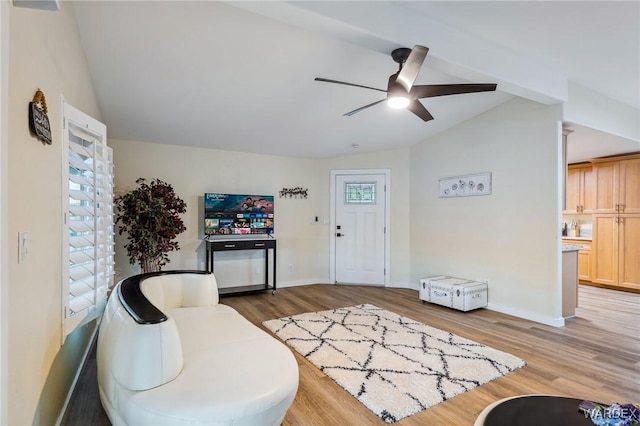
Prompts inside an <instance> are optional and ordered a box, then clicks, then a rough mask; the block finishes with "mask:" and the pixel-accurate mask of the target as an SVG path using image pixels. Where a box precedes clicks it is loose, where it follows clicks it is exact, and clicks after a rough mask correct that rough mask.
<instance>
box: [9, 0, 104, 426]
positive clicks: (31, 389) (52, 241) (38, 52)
mask: <svg viewBox="0 0 640 426" xmlns="http://www.w3.org/2000/svg"><path fill="white" fill-rule="evenodd" d="M4 12H5V10H4V9H3V13H4ZM9 12H10V70H9V71H10V74H9V105H8V108H9V120H8V123H9V129H8V131H9V146H8V157H9V161H8V169H9V170H8V200H9V208H8V234H9V238H8V268H9V271H8V274H9V289H8V297H9V301H8V304H7V305H8V311H9V312H8V320H9V330H8V334H9V335H8V358H9V359H8V371H9V374H8V392H9V395H8V424H12V425H26V424H54V423H55V421H56V418H57V416H58V414H59V411H60V409H61V408H62V405H63V402H64V399H65V397H66V395H67V391H68V390H69V388H70V386H71V383H72V380H73V378H74V376H75V374H76V372H77V370H78V367H79V365H80V361H81V359H82V356H83V354H84V352H85V349H86V348H87V347H88V343H89V338H90V336H91V332H92V331H93V329H95V322H93V323H90V324H88V325H87V326H85V327H82V328H81V329H79V330H78V331H76V332H74V333H72V334H71V335H70V336H69V337H68V339H67V342H66V343H65V345H64V346H62V347H61V341H62V322H61V310H62V299H61V298H62V281H61V280H62V256H61V248H62V158H63V153H62V143H61V140H60V139H61V134H62V129H61V123H62V116H61V114H62V108H61V97H62V96H63V95H64V97H65V98H66V100H67V101H68V102H69V103H71V104H72V105H74V106H75V107H77V108H79V109H81V110H83V111H85V112H86V113H88V114H90V115H92V116H94V117H96V118H100V111H99V108H98V104H97V101H96V98H95V95H94V92H93V88H92V85H91V81H90V78H89V73H88V70H87V66H86V63H85V59H84V55H83V52H82V49H81V48H80V43H79V36H78V32H77V27H76V22H75V18H74V14H73V11H72V10H71V4H70V3H68V2H60V11H59V12H55V13H54V12H47V11H37V10H31V9H25V8H17V7H11V8H10V9H9ZM38 88H40V89H42V90H43V91H44V93H45V95H46V98H47V105H48V107H49V114H48V115H49V120H50V122H51V128H52V134H53V145H51V146H49V145H43V144H42V143H41V142H40V141H38V140H37V139H35V138H34V137H32V136H31V135H30V133H29V127H28V119H27V107H28V104H29V102H30V101H31V99H32V98H33V95H34V93H35V91H36V90H37V89H38ZM19 231H27V232H29V235H30V242H29V254H28V256H27V258H26V260H25V261H24V262H22V263H20V264H18V259H17V254H18V249H17V242H18V238H17V235H18V232H19ZM3 238H4V235H3Z"/></svg>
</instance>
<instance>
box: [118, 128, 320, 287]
mask: <svg viewBox="0 0 640 426" xmlns="http://www.w3.org/2000/svg"><path fill="white" fill-rule="evenodd" d="M109 145H110V146H111V147H113V151H114V163H115V186H116V189H115V192H116V194H119V193H121V192H123V191H127V190H129V189H132V188H134V187H135V181H136V179H138V178H139V177H144V178H146V179H148V180H151V179H154V178H158V179H161V180H163V181H165V182H167V183H169V184H171V185H172V186H173V188H174V190H175V191H176V194H177V195H178V196H179V197H180V198H182V199H183V200H184V201H185V202H186V204H187V212H186V213H185V214H184V215H182V218H183V220H184V223H185V226H186V227H187V230H186V231H185V232H184V233H182V234H180V235H179V236H178V238H177V241H178V243H179V244H180V251H179V252H172V253H171V254H170V259H171V262H170V263H169V264H168V265H166V266H165V268H164V269H165V270H169V269H204V268H205V247H204V245H203V243H202V241H203V237H204V235H203V225H202V222H203V216H202V214H203V200H202V198H203V195H204V193H205V192H221V193H232V194H237V193H239V194H245V193H246V194H256V195H274V196H275V200H274V201H275V202H274V208H275V222H274V225H275V237H276V238H277V244H278V284H279V285H281V286H286V285H292V284H310V283H317V282H327V280H328V271H327V268H326V267H324V265H322V264H321V263H320V262H319V260H318V259H319V255H318V253H319V251H320V250H321V248H320V247H319V245H318V244H319V243H318V242H319V234H321V233H322V232H326V230H327V227H326V226H323V225H321V224H316V223H315V222H314V220H313V219H314V218H315V216H319V215H320V213H318V206H319V204H320V200H321V199H322V198H323V197H325V196H326V195H325V194H324V192H325V191H324V188H321V187H320V184H319V179H318V176H319V173H318V163H317V162H316V161H313V160H304V159H297V158H286V157H277V156H268V155H259V154H248V153H241V152H231V151H221V150H214V149H205V148H188V147H182V146H176V145H162V144H153V143H145V142H134V141H123V140H114V139H111V140H109ZM294 187H302V188H308V189H309V192H308V193H309V197H308V198H307V199H300V198H298V199H296V198H291V199H290V198H279V195H278V193H279V191H280V190H281V189H282V188H294ZM125 243H126V240H125V237H124V236H117V237H116V268H117V273H118V275H119V277H126V276H129V275H131V274H136V273H139V271H140V269H139V267H138V266H136V265H133V266H132V265H130V264H129V261H128V258H127V255H126V252H125V250H124V248H123V245H124V244H125ZM225 255H227V253H222V254H220V255H216V258H217V259H228V258H229V259H228V260H229V262H225V261H221V262H218V261H217V260H216V277H217V278H218V280H219V281H220V283H221V285H222V286H225V285H231V284H240V282H242V281H243V282H244V283H246V280H247V279H249V280H251V281H252V282H253V281H257V282H262V281H260V280H261V278H262V277H263V275H261V274H262V272H260V273H259V274H256V273H255V266H258V267H260V265H261V264H260V262H259V259H260V258H261V256H260V254H258V259H248V261H249V264H250V267H249V268H247V267H245V266H243V264H238V263H235V262H231V259H230V257H232V256H227V257H225ZM244 255H247V254H246V253H245V254H243V255H240V254H238V256H244ZM248 255H250V253H249V254H248ZM290 266H291V268H292V269H290ZM241 271H243V272H242V273H243V274H248V275H239V274H238V273H239V272H241ZM234 280H235V281H234Z"/></svg>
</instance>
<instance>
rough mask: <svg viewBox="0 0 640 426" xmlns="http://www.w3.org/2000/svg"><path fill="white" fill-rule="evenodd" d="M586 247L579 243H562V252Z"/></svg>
mask: <svg viewBox="0 0 640 426" xmlns="http://www.w3.org/2000/svg"><path fill="white" fill-rule="evenodd" d="M583 248H584V246H581V245H578V244H563V245H562V252H563V253H564V252H567V251H579V250H582V249H583Z"/></svg>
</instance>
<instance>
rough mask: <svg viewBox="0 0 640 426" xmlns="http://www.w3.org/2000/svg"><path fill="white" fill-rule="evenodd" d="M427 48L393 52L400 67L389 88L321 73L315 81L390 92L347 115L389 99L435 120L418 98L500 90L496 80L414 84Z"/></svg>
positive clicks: (393, 106) (394, 105)
mask: <svg viewBox="0 0 640 426" xmlns="http://www.w3.org/2000/svg"><path fill="white" fill-rule="evenodd" d="M427 52H429V48H427V47H424V46H419V45H416V46H414V47H413V49H409V48H406V47H402V48H399V49H395V50H394V51H393V52H391V57H392V58H393V60H394V61H395V62H397V63H398V65H399V69H398V72H397V73H395V74H392V75H391V76H390V77H389V82H388V83H387V90H382V89H378V88H375V87H369V86H363V85H360V84H353V83H347V82H344V81H338V80H330V79H327V78H321V77H316V78H315V81H322V82H325V83H336V84H344V85H345V86H354V87H362V88H364V89H371V90H377V91H379V92H384V93H386V94H387V97H386V99H382V100H379V101H376V102H373V103H371V104H369V105H365V106H362V107H360V108H356V109H354V110H353V111H349V112H347V113H346V114H343V115H346V116H351V115H353V114H356V113H358V112H360V111H362V110H365V109H367V108H369V107H372V106H374V105H377V104H379V103H381V102H384V101H385V100H386V101H387V103H388V104H389V106H390V107H391V108H407V109H408V110H409V111H411V112H412V113H414V114H415V115H417V116H418V117H420V118H421V119H422V120H424V121H429V120H433V116H432V115H431V113H429V111H427V109H426V108H425V107H424V105H422V103H420V101H418V99H424V98H432V97H435V96H448V95H459V94H463V93H475V92H492V91H494V90H496V85H495V84H427V85H418V86H414V85H413V83H414V81H415V80H416V77H418V73H419V72H420V68H421V67H422V63H423V62H424V59H425V58H426V57H427Z"/></svg>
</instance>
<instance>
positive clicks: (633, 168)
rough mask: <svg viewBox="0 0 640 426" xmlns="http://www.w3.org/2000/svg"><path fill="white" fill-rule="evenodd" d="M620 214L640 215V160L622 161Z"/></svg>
mask: <svg viewBox="0 0 640 426" xmlns="http://www.w3.org/2000/svg"><path fill="white" fill-rule="evenodd" d="M619 204H620V213H640V158H636V159H632V160H622V161H620V197H619Z"/></svg>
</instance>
